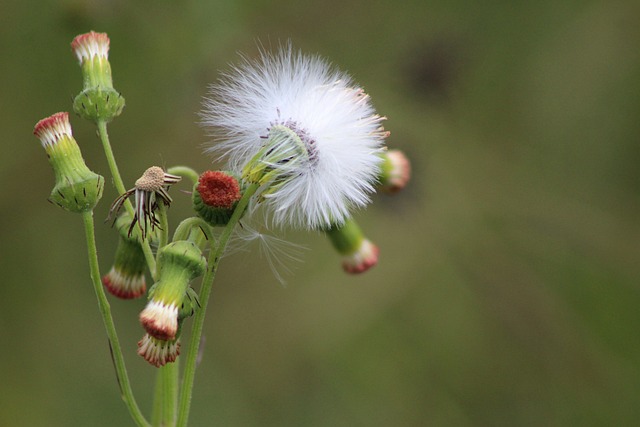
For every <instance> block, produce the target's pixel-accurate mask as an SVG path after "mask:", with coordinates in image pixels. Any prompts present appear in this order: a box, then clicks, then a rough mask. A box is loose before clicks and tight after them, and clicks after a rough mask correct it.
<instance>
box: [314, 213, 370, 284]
mask: <svg viewBox="0 0 640 427" xmlns="http://www.w3.org/2000/svg"><path fill="white" fill-rule="evenodd" d="M325 233H326V234H327V236H328V237H329V240H331V243H332V244H333V247H334V248H335V249H336V250H337V251H338V253H340V254H341V255H342V268H343V269H344V271H346V272H347V273H349V274H358V273H364V272H365V271H367V270H369V269H370V268H371V267H373V266H375V265H376V264H377V263H378V254H379V250H378V247H377V246H376V245H374V244H373V243H371V241H370V240H369V239H367V238H365V237H364V234H363V233H362V230H360V227H358V224H357V223H356V222H355V221H354V220H353V219H352V218H349V219H347V220H346V221H345V223H344V224H341V225H333V226H332V227H331V228H329V229H328V230H325Z"/></svg>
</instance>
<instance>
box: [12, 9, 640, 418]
mask: <svg viewBox="0 0 640 427" xmlns="http://www.w3.org/2000/svg"><path fill="white" fill-rule="evenodd" d="M639 19H640V3H638V2H637V1H633V0H613V1H606V2H605V1H571V0H566V1H551V0H542V1H538V2H525V1H514V2H507V1H503V2H501V1H494V2H475V1H471V0H453V1H451V0H448V1H444V0H412V1H405V2H391V1H388V2H383V1H375V0H373V1H372V0H367V1H364V0H354V1H336V0H327V1H324V2H312V1H308V0H299V1H284V0H269V1H265V0H253V1H226V2H223V1H218V2H216V1H204V0H201V1H125V0H102V1H97V0H96V1H81V0H66V1H56V2H54V1H38V2H28V1H27V2H18V1H8V2H6V1H5V2H2V3H1V4H0V52H2V60H1V63H0V82H2V83H1V84H2V95H1V96H0V117H1V118H0V120H1V122H2V124H1V128H2V131H3V137H2V147H3V149H4V150H7V151H4V154H3V155H2V156H0V165H2V168H0V173H1V174H2V182H3V185H2V187H1V190H0V191H1V192H2V197H1V201H2V209H1V210H0V217H1V218H2V220H1V221H0V227H1V230H0V231H1V233H2V242H3V244H2V249H1V251H2V252H1V254H0V262H1V263H2V273H3V275H4V276H3V281H2V285H1V286H0V304H1V307H0V341H1V342H2V355H1V356H0V378H2V381H0V396H1V397H0V425H2V426H54V427H55V426H125V425H131V423H130V421H129V418H128V414H127V411H126V409H125V407H124V405H123V404H122V402H121V401H120V398H119V395H118V387H117V384H116V380H115V377H114V373H113V369H112V365H111V360H110V357H109V353H108V347H107V341H106V336H105V333H104V330H103V326H102V323H101V319H100V317H99V314H98V311H97V309H96V308H97V306H96V302H95V297H94V295H93V290H92V288H91V285H90V282H89V275H88V266H87V261H86V256H85V242H84V238H83V232H82V224H81V221H80V218H79V217H77V216H74V215H72V214H67V213H65V212H63V211H61V210H59V209H57V208H55V207H54V206H52V205H50V204H49V203H47V202H46V198H47V196H48V194H49V191H50V189H51V188H52V185H53V174H52V171H51V170H50V167H49V165H48V163H47V161H46V157H45V155H44V151H43V150H42V148H41V147H40V146H39V142H38V141H37V139H36V138H35V137H34V136H33V135H31V132H32V129H33V125H34V124H35V123H36V122H37V121H38V120H39V119H41V118H43V117H46V116H48V115H50V114H52V113H54V112H57V111H69V110H70V109H71V99H72V97H73V96H74V95H75V94H76V93H77V92H78V91H79V90H80V88H81V75H80V70H79V67H78V65H77V63H76V60H75V58H74V56H73V54H72V53H71V51H70V47H69V43H70V41H71V40H72V38H73V37H74V36H75V35H77V34H79V33H83V32H87V31H89V30H96V31H101V32H107V33H108V34H109V36H110V38H111V53H110V60H111V64H112V67H113V75H114V83H115V87H116V88H117V89H118V90H119V91H121V92H122V93H123V95H124V96H125V98H126V100H127V108H126V110H125V113H124V114H123V115H122V116H121V117H120V118H119V119H117V120H116V121H115V122H114V123H113V124H112V125H111V126H110V135H111V138H112V143H113V146H114V150H115V153H116V156H117V158H118V159H119V165H120V169H121V172H122V174H123V177H124V179H125V182H127V183H128V185H130V184H131V183H133V181H134V180H135V178H136V177H137V176H139V175H140V173H141V172H142V171H143V170H144V169H145V168H146V167H148V166H151V165H154V164H160V165H166V166H171V165H175V164H188V165H191V166H192V167H194V168H196V169H198V170H204V169H207V168H210V167H211V159H210V158H209V157H207V156H206V155H203V154H202V150H203V144H204V143H206V142H207V137H206V136H205V134H204V131H203V130H202V129H201V128H200V127H199V125H198V124H197V122H198V116H197V112H198V110H199V109H200V103H201V101H202V97H203V96H204V95H205V94H206V88H207V85H208V84H209V83H211V82H213V81H214V80H215V79H216V77H217V73H218V70H220V69H225V68H226V67H227V65H228V64H229V63H231V62H235V61H237V60H238V55H237V52H244V53H246V54H247V55H249V56H254V55H256V53H257V50H258V49H257V45H258V43H262V44H263V45H265V46H267V47H268V46H277V45H278V43H279V42H280V41H285V40H288V39H291V40H292V41H293V44H294V46H295V47H297V48H300V49H302V50H304V51H307V52H311V53H319V54H321V55H323V56H325V57H328V58H330V59H331V60H332V62H334V63H335V64H336V65H338V66H339V67H340V68H342V69H344V70H348V71H349V72H350V73H351V74H352V75H353V76H354V78H355V80H356V81H357V82H359V83H360V84H361V85H362V86H363V87H364V88H365V89H366V90H367V92H368V93H369V94H370V95H371V96H372V99H373V102H374V105H375V106H376V108H377V109H378V111H379V112H380V113H381V114H384V115H386V116H388V118H389V120H388V121H387V122H386V127H387V128H388V129H389V130H390V131H391V132H392V135H391V138H390V139H389V144H390V146H392V147H395V148H400V149H402V150H405V151H406V152H407V153H408V155H409V156H410V157H411V159H412V161H413V169H414V176H413V181H412V182H411V184H410V186H409V187H408V188H407V189H406V191H404V192H403V193H401V194H398V195H397V196H394V197H387V196H375V198H374V203H373V205H372V206H371V208H370V209H367V211H366V212H360V213H359V214H358V215H357V218H358V220H359V221H360V222H361V225H362V226H363V228H365V230H366V233H367V235H368V236H369V237H370V238H371V239H372V240H373V241H375V242H376V243H377V244H378V245H379V246H380V248H381V259H380V264H379V265H378V266H377V267H376V268H375V269H373V270H372V271H370V272H368V273H366V274H364V275H362V276H358V277H350V276H347V275H345V274H343V273H342V271H341V269H340V267H339V258H338V256H337V255H336V254H335V253H333V251H332V250H331V248H330V246H329V244H328V242H327V241H326V239H325V238H324V236H322V235H319V234H313V233H311V234H309V233H291V232H289V233H287V234H286V238H287V239H290V240H292V241H295V242H297V243H303V244H305V245H307V246H308V248H309V250H308V251H306V252H305V255H304V258H305V262H304V263H300V264H295V265H293V266H292V267H293V269H294V273H293V274H292V275H288V276H286V278H287V280H288V284H287V286H280V284H278V282H277V281H276V280H275V278H274V277H273V275H272V274H271V272H270V271H269V267H268V264H267V262H266V261H265V260H264V258H261V257H260V256H259V255H258V252H257V251H256V250H254V251H253V253H251V254H247V253H242V254H238V255H234V256H230V257H229V258H228V259H226V260H225V262H224V263H223V264H222V266H221V270H220V274H219V277H218V281H217V282H216V285H215V289H214V294H213V300H212V304H211V305H210V311H209V313H208V314H207V322H206V326H205V335H206V344H205V351H204V355H203V361H202V364H201V366H200V368H199V371H198V377H197V380H196V387H195V392H194V401H193V405H192V409H193V410H192V417H191V421H192V425H194V426H211V425H217V426H392V425H393V426H396V425H398V426H400V425H401V426H422V425H429V426H516V425H517V426H542V425H545V426H573V425H582V426H584V425H593V426H599V425H603V426H604V425H616V426H622V425H637V422H638V419H640V310H639V309H638V304H639V303H640V262H639V261H640V243H639V242H640V221H638V218H639V213H640V169H639V168H638V165H639V163H640V119H639V118H640V48H639V46H640V26H639V25H638V22H639ZM72 125H73V127H74V133H75V136H76V139H77V140H78V142H79V143H80V145H81V147H82V150H83V153H84V155H85V158H86V159H87V163H88V164H89V165H90V167H92V169H94V170H96V171H97V172H99V173H102V174H103V175H105V176H108V175H109V174H108V168H107V165H106V161H105V160H104V157H103V155H102V152H101V147H100V144H99V141H98V139H97V137H96V135H95V129H94V127H93V126H92V125H91V124H89V123H88V122H84V121H82V120H81V119H79V118H77V117H75V116H73V117H72ZM186 189H188V186H187V185H185V184H183V185H181V186H178V187H176V188H175V189H174V190H173V191H172V194H173V195H174V199H175V203H174V205H173V206H172V208H171V215H172V217H171V218H172V221H173V224H174V225H175V223H176V221H177V220H178V219H179V218H183V217H185V216H187V215H189V212H190V210H189V198H188V196H187V195H184V194H182V193H181V192H180V191H177V190H186ZM115 197H116V193H115V190H114V189H113V187H112V186H109V187H108V188H107V189H106V190H105V197H104V199H103V203H102V204H101V205H100V206H99V207H98V209H97V211H96V217H97V220H98V221H97V224H98V226H97V238H98V244H99V250H100V255H101V263H102V265H101V267H102V270H104V271H106V270H107V269H108V268H109V267H110V264H111V262H112V256H113V251H114V248H115V245H116V235H115V233H114V232H113V231H112V230H111V229H110V228H109V226H108V225H106V224H103V223H102V222H101V219H102V218H104V217H106V214H107V210H108V206H109V203H110V201H111V200H112V199H113V198H115ZM111 301H112V309H113V312H114V316H115V317H116V324H117V327H118V330H119V333H120V339H121V342H122V344H123V346H124V348H125V357H126V361H127V366H128V369H129V373H130V375H131V377H132V382H133V387H134V390H135V392H136V394H137V397H138V402H139V404H140V406H141V407H142V409H143V411H144V412H145V413H149V409H150V406H151V400H150V396H151V393H150V390H151V385H152V382H153V379H154V371H155V370H154V368H152V367H151V366H149V365H148V364H146V362H144V361H143V360H142V359H141V358H140V357H138V356H136V354H135V350H136V342H137V340H138V339H139V338H140V337H141V336H142V329H141V327H140V326H139V324H138V323H137V314H138V312H139V311H140V310H141V308H142V307H143V305H144V301H142V300H140V301H134V302H122V301H118V300H115V299H111Z"/></svg>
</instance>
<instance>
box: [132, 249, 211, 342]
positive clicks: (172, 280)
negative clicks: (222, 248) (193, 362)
mask: <svg viewBox="0 0 640 427" xmlns="http://www.w3.org/2000/svg"><path fill="white" fill-rule="evenodd" d="M206 266H207V262H206V260H205V259H204V257H203V256H202V252H201V251H200V249H199V248H198V246H197V245H196V244H194V243H192V242H189V241H184V240H181V241H177V242H172V243H169V244H168V245H167V246H165V247H163V248H161V249H160V250H159V252H158V281H157V282H156V283H155V284H154V285H153V287H152V288H151V290H150V291H149V302H148V303H147V306H146V307H145V309H144V310H142V312H141V313H140V323H142V326H143V327H144V328H145V330H146V331H147V333H148V334H149V335H151V336H153V337H154V338H157V339H160V340H165V341H166V340H173V339H175V338H176V336H177V334H178V326H179V322H178V320H179V318H180V312H181V309H182V310H184V307H183V302H184V299H185V295H187V290H188V287H189V282H191V280H193V279H195V278H196V277H198V276H200V275H202V274H203V273H204V271H205V270H206ZM189 295H191V294H189ZM184 314H185V313H184V312H183V313H182V315H184Z"/></svg>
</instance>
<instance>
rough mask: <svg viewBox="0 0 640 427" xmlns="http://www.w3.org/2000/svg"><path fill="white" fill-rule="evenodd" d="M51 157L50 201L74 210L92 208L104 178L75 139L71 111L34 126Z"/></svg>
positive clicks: (100, 192) (34, 130) (46, 119)
mask: <svg viewBox="0 0 640 427" xmlns="http://www.w3.org/2000/svg"><path fill="white" fill-rule="evenodd" d="M33 133H34V135H36V136H37V137H38V138H39V139H40V142H41V143H42V146H43V147H44V149H45V151H46V152H47V156H48V157H49V163H50V164H51V166H52V167H53V172H54V174H55V179H56V185H55V187H54V188H53V191H51V196H50V197H49V200H50V201H51V202H53V203H55V204H57V205H58V206H60V207H62V208H64V209H66V210H68V211H71V212H87V211H90V210H92V209H93V208H94V207H95V206H96V204H97V203H98V201H99V200H100V197H102V189H103V187H104V178H102V177H101V176H100V175H98V174H96V173H94V172H92V171H91V170H89V168H88V167H87V165H86V164H85V163H84V159H83V158H82V153H81V152H80V147H78V144H77V142H76V140H75V139H74V138H73V134H72V131H71V124H70V123H69V114H68V113H56V114H54V115H52V116H50V117H47V118H45V119H42V120H40V121H39V122H38V123H37V124H36V126H35V128H34V129H33Z"/></svg>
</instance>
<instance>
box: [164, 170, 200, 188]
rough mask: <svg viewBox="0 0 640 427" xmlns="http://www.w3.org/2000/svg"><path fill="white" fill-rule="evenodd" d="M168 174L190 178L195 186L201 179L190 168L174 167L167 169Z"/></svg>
mask: <svg viewBox="0 0 640 427" xmlns="http://www.w3.org/2000/svg"><path fill="white" fill-rule="evenodd" d="M167 173H170V174H172V175H178V176H183V177H185V178H189V179H190V180H191V182H192V183H193V184H195V183H197V182H198V180H199V179H200V176H199V175H198V173H197V172H196V171H194V170H193V169H191V168H190V167H188V166H172V167H170V168H169V169H167Z"/></svg>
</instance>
